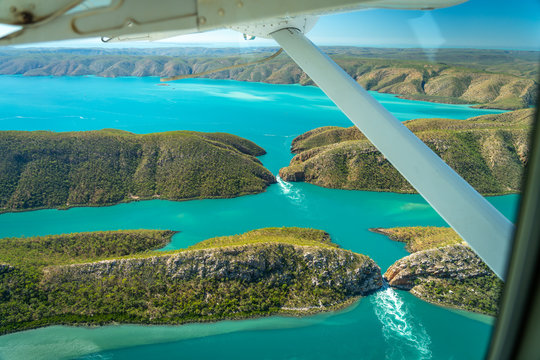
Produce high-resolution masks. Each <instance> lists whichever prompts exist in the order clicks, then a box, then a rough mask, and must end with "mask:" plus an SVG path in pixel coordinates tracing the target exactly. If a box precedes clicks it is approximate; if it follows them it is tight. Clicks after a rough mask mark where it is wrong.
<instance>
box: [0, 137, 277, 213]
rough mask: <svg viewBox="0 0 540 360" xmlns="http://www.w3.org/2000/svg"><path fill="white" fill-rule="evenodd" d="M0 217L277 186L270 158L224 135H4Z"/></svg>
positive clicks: (223, 194) (1, 141)
mask: <svg viewBox="0 0 540 360" xmlns="http://www.w3.org/2000/svg"><path fill="white" fill-rule="evenodd" d="M0 153H1V154H2V157H1V158H0V211H13V210H28V209H37V208H55V207H66V206H81V205H109V204H115V203H118V202H122V201H132V200H137V199H149V198H162V199H170V200H184V199H197V198H224V197H233V196H239V195H244V194H253V193H258V192H262V191H264V189H265V188H266V187H267V186H268V185H269V184H271V183H273V182H275V178H274V176H273V175H272V174H271V173H270V172H269V171H268V170H266V169H265V168H264V167H263V166H262V165H261V163H260V161H259V160H257V159H256V158H255V156H259V155H262V154H264V153H265V151H264V150H263V149H262V148H260V147H259V146H257V145H256V144H254V143H252V142H251V141H249V140H246V139H242V138H240V137H238V136H234V135H230V134H223V133H199V132H191V131H176V132H168V133H156V134H146V135H136V134H132V133H128V132H125V131H119V130H101V131H89V132H69V133H53V132H45V131H34V132H25V131H2V132H0Z"/></svg>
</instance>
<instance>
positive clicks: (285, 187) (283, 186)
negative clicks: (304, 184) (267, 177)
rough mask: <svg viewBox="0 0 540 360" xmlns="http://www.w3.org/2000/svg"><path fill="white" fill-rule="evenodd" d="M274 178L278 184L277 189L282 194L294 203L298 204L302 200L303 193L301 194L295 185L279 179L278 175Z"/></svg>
mask: <svg viewBox="0 0 540 360" xmlns="http://www.w3.org/2000/svg"><path fill="white" fill-rule="evenodd" d="M276 180H277V183H278V185H279V189H280V191H281V193H282V194H283V195H285V196H286V197H287V198H289V199H290V200H291V201H292V202H294V203H295V204H298V205H300V204H301V203H302V200H303V199H304V194H302V192H301V191H300V189H299V188H297V187H295V186H294V185H293V184H291V183H290V182H287V181H283V179H281V178H280V177H279V175H278V176H276Z"/></svg>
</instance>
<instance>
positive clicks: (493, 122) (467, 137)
mask: <svg viewBox="0 0 540 360" xmlns="http://www.w3.org/2000/svg"><path fill="white" fill-rule="evenodd" d="M533 121H534V109H523V110H517V111H512V112H507V113H503V114H496V115H483V116H478V117H474V118H470V119H467V120H451V119H416V120H410V121H406V122H405V123H404V124H405V126H407V127H408V128H409V129H410V130H411V131H412V132H414V133H415V134H416V135H417V136H418V137H419V138H420V139H421V140H422V141H424V142H425V143H426V144H427V145H428V146H429V147H430V148H431V149H432V150H433V151H434V152H435V153H437V154H438V155H439V156H440V157H441V158H442V159H443V160H444V161H445V162H446V163H447V164H448V165H449V166H450V167H452V168H453V169H454V170H455V171H456V172H457V173H458V174H459V175H461V176H462V177H463V178H464V179H465V180H467V182H469V184H471V185H472V186H473V187H474V188H475V189H476V190H477V191H479V192H480V193H482V194H484V195H496V194H497V195H498V194H509V193H517V192H519V191H520V188H521V177H522V174H523V170H524V167H525V164H526V163H527V159H528V156H529V134H530V131H531V128H532V123H533ZM291 151H292V152H293V153H296V154H297V155H296V156H295V157H294V158H293V159H292V160H291V162H290V164H289V166H288V167H285V168H282V169H281V170H280V171H279V176H280V177H281V178H282V179H283V180H285V181H305V182H309V183H312V184H315V185H319V186H323V187H329V188H338V189H349V190H368V191H390V192H398V193H414V192H415V190H414V189H413V188H412V186H411V185H410V184H409V183H408V182H407V181H406V180H405V178H404V177H403V176H402V175H401V174H400V173H399V172H398V171H397V170H396V169H395V168H394V167H393V166H392V165H391V164H390V163H389V162H388V160H386V158H385V157H384V156H383V155H382V154H381V153H380V152H379V151H378V150H377V149H376V148H375V147H374V146H373V145H372V144H371V143H370V142H369V141H368V140H367V139H366V138H365V137H364V135H363V134H362V133H361V132H360V131H359V130H358V129H357V128H356V127H350V128H342V127H336V126H326V127H322V128H317V129H314V130H311V131H308V132H306V133H304V134H302V135H300V136H298V137H296V138H295V139H294V140H293V142H292V147H291Z"/></svg>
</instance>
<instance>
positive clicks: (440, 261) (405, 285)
mask: <svg viewBox="0 0 540 360" xmlns="http://www.w3.org/2000/svg"><path fill="white" fill-rule="evenodd" d="M489 274H491V270H489V268H488V267H487V266H486V265H485V264H484V262H483V261H482V259H480V258H479V257H478V255H476V254H475V253H474V251H472V250H471V248H470V247H469V246H467V245H465V244H459V245H448V246H445V247H442V248H437V249H431V250H424V251H419V252H416V253H413V254H411V255H409V256H406V257H404V258H402V259H400V260H398V261H396V262H395V263H394V264H393V265H392V266H390V267H389V268H388V270H386V272H385V273H384V278H385V279H386V280H387V281H388V284H389V285H390V286H393V287H397V288H399V289H403V290H412V289H414V288H415V287H416V286H419V285H420V284H419V281H418V280H421V279H428V278H444V279H454V280H464V279H469V278H474V277H479V276H486V275H489ZM420 282H421V281H420Z"/></svg>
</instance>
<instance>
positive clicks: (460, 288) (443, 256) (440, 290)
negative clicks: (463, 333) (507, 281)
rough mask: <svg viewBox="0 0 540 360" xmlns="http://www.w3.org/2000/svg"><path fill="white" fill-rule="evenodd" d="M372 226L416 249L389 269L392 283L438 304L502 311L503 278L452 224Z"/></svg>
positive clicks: (390, 282)
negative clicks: (397, 226) (442, 225)
mask: <svg viewBox="0 0 540 360" xmlns="http://www.w3.org/2000/svg"><path fill="white" fill-rule="evenodd" d="M371 230H372V231H374V232H377V233H380V234H384V235H386V236H388V237H390V239H392V240H395V241H401V242H404V243H406V248H407V250H408V251H409V252H411V253H412V254H411V255H409V256H406V257H404V258H402V259H400V260H398V261H396V262H395V263H394V264H393V265H392V266H390V267H389V268H388V270H386V272H385V274H384V278H385V279H386V280H387V281H388V283H389V285H390V286H393V287H396V288H398V289H402V290H409V291H410V292H411V293H412V294H414V295H415V296H417V297H419V298H421V299H423V300H426V301H429V302H431V303H434V304H437V305H442V306H449V307H455V308H459V309H463V310H468V311H474V312H479V313H483V314H488V315H492V316H496V315H497V314H498V311H499V299H500V297H501V293H502V289H503V286H504V284H503V282H502V281H501V280H500V279H499V278H498V277H497V276H496V275H495V273H493V271H491V269H489V268H488V266H487V265H486V264H485V263H484V262H483V261H482V260H481V259H480V257H478V255H476V253H475V252H474V251H473V250H472V249H471V248H470V247H469V246H468V245H467V244H466V243H465V242H464V241H463V240H462V239H461V238H460V237H459V235H458V234H456V233H455V232H454V230H452V229H451V228H443V227H421V226H419V227H402V228H392V229H371Z"/></svg>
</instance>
